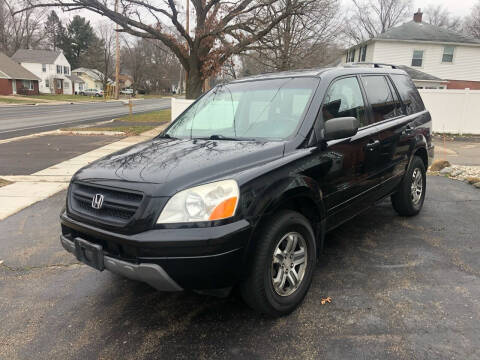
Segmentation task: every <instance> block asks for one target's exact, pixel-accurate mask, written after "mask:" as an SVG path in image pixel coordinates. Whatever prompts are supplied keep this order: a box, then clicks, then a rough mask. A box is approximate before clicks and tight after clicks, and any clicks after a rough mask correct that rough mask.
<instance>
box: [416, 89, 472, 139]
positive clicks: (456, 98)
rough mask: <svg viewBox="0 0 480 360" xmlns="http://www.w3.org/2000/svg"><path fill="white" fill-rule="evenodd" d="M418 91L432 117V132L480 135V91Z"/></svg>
mask: <svg viewBox="0 0 480 360" xmlns="http://www.w3.org/2000/svg"><path fill="white" fill-rule="evenodd" d="M419 91H420V95H421V96H422V99H423V102H424V103H425V107H426V108H427V109H428V110H429V111H430V114H431V115H432V122H433V131H434V132H437V133H449V134H480V90H468V89H465V90H429V89H420V90H419Z"/></svg>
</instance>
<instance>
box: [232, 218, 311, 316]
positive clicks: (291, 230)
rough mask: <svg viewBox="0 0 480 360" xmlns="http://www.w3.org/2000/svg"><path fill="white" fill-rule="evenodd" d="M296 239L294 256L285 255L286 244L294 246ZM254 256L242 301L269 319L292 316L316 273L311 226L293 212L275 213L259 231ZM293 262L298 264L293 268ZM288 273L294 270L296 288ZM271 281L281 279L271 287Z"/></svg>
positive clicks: (245, 282) (241, 286) (286, 253)
mask: <svg viewBox="0 0 480 360" xmlns="http://www.w3.org/2000/svg"><path fill="white" fill-rule="evenodd" d="M295 237H296V238H297V241H296V246H295V248H294V249H293V252H292V250H290V251H287V246H288V245H287V244H293V243H295V241H294V238H295ZM302 246H303V248H304V250H306V251H304V263H303V264H304V267H302V266H303V264H301V263H300V262H301V256H302V252H301V248H302ZM282 247H283V249H282ZM275 250H277V252H278V251H280V253H278V255H277V256H276V257H275V259H276V260H274V252H275ZM295 250H296V251H295ZM282 251H284V253H283V252H282ZM288 254H290V255H291V256H290V257H289V256H288ZM294 254H297V256H298V258H297V260H295V258H294V257H293V255H294ZM254 255H255V257H254V259H253V261H252V264H251V266H250V269H249V270H250V271H249V276H248V278H247V279H246V280H245V281H244V282H243V283H242V284H241V285H240V291H241V294H242V297H243V299H244V301H245V302H246V303H247V304H248V305H249V306H250V307H252V308H253V309H254V310H256V311H258V312H260V313H263V314H266V315H268V316H271V317H279V316H283V315H287V314H289V313H291V312H292V311H293V310H295V308H296V307H297V306H298V305H299V304H300V303H301V302H302V300H303V298H304V297H305V295H306V294H307V291H308V289H309V288H310V284H311V282H312V276H313V271H314V270H315V263H316V244H315V236H314V232H313V229H312V226H311V224H310V222H309V221H308V220H307V219H306V218H305V217H304V216H303V215H301V214H299V213H297V212H294V211H289V210H288V211H287V210H284V211H280V212H278V213H276V214H275V215H273V216H272V218H270V219H269V220H268V221H267V222H266V223H265V225H264V226H263V227H262V231H261V232H260V236H259V237H258V238H257V244H256V247H255V252H254ZM285 255H287V256H285ZM280 259H281V260H280ZM293 261H296V262H297V263H300V264H295V263H294V264H293V265H292V262H293ZM282 265H283V268H282V269H286V270H287V271H283V270H280V268H281V267H282ZM288 269H293V270H294V271H295V273H296V274H297V276H298V277H297V278H300V281H299V282H298V284H297V286H292V280H291V279H293V273H292V270H288ZM302 269H303V270H302ZM283 274H288V275H283ZM302 274H303V276H302ZM282 275H283V276H282ZM274 278H276V279H277V280H278V279H280V281H277V282H276V284H277V285H274ZM283 279H284V280H283ZM282 281H283V287H282ZM291 291H293V292H291Z"/></svg>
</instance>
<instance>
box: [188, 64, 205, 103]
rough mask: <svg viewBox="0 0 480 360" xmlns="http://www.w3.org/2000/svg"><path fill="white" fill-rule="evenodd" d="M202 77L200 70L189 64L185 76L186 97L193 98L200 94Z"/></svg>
mask: <svg viewBox="0 0 480 360" xmlns="http://www.w3.org/2000/svg"><path fill="white" fill-rule="evenodd" d="M202 87H203V79H202V76H201V73H200V70H198V69H196V68H195V67H193V66H191V67H190V71H189V72H188V77H187V92H186V98H187V99H191V100H195V99H196V98H198V97H199V96H200V95H202Z"/></svg>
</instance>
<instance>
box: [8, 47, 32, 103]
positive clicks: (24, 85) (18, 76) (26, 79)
mask: <svg viewBox="0 0 480 360" xmlns="http://www.w3.org/2000/svg"><path fill="white" fill-rule="evenodd" d="M39 80H40V79H39V78H38V77H37V76H35V75H34V74H32V73H31V72H30V71H28V70H27V69H25V68H24V67H22V66H21V65H19V64H17V63H16V62H15V61H13V60H12V59H10V58H9V57H8V56H7V55H5V54H3V53H1V52H0V95H15V94H21V95H38V93H39V90H38V81H39Z"/></svg>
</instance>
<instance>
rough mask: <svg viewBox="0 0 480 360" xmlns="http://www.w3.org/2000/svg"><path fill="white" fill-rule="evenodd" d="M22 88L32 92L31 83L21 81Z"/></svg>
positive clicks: (29, 81)
mask: <svg viewBox="0 0 480 360" xmlns="http://www.w3.org/2000/svg"><path fill="white" fill-rule="evenodd" d="M22 87H23V88H24V89H27V90H33V81H31V80H22Z"/></svg>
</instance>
